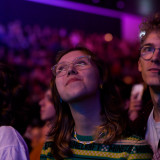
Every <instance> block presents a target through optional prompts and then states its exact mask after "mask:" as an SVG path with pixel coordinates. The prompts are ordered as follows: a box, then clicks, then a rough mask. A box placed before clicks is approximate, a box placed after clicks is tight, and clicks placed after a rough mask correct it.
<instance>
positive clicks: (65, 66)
mask: <svg viewBox="0 0 160 160" xmlns="http://www.w3.org/2000/svg"><path fill="white" fill-rule="evenodd" d="M66 68H67V65H61V66H58V67H57V69H56V71H57V72H61V71H65V70H66Z"/></svg>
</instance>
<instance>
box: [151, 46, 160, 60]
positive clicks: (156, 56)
mask: <svg viewBox="0 0 160 160" xmlns="http://www.w3.org/2000/svg"><path fill="white" fill-rule="evenodd" d="M151 61H152V62H155V63H160V48H156V49H155V51H154V53H153V56H152V59H151Z"/></svg>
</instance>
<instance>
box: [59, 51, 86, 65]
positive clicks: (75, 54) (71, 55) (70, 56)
mask: <svg viewBox="0 0 160 160" xmlns="http://www.w3.org/2000/svg"><path fill="white" fill-rule="evenodd" d="M84 55H86V54H85V53H84V52H83V51H71V52H68V53H67V54H65V55H64V56H63V57H62V58H61V59H60V60H59V62H58V63H61V62H72V61H73V60H74V59H75V58H77V57H80V56H84Z"/></svg>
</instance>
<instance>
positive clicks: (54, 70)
mask: <svg viewBox="0 0 160 160" xmlns="http://www.w3.org/2000/svg"><path fill="white" fill-rule="evenodd" d="M81 58H88V60H89V62H90V60H91V56H90V55H88V56H87V55H86V56H80V57H76V58H75V59H74V60H73V61H72V62H67V63H66V65H67V66H68V68H69V65H70V64H74V63H75V62H76V61H77V60H78V59H81ZM63 63H64V62H61V63H57V64H56V65H54V66H52V67H51V71H52V73H53V75H54V76H55V77H62V76H64V75H66V74H67V71H68V68H67V70H66V73H65V74H64V75H61V76H57V74H56V67H57V66H58V65H59V64H63ZM80 70H83V69H80Z"/></svg>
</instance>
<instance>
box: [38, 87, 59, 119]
mask: <svg viewBox="0 0 160 160" xmlns="http://www.w3.org/2000/svg"><path fill="white" fill-rule="evenodd" d="M51 99H52V93H51V90H50V89H48V90H47V91H46V93H45V95H44V98H43V99H41V100H40V102H39V105H40V107H41V109H40V116H41V120H44V121H53V120H54V119H55V115H56V111H55V108H54V104H53V102H52V101H51Z"/></svg>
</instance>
